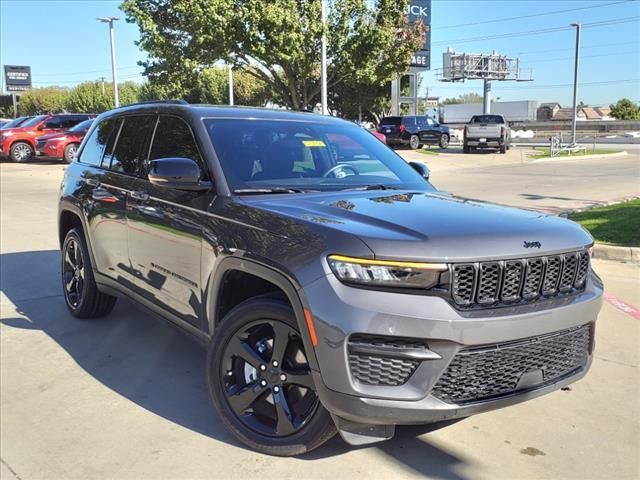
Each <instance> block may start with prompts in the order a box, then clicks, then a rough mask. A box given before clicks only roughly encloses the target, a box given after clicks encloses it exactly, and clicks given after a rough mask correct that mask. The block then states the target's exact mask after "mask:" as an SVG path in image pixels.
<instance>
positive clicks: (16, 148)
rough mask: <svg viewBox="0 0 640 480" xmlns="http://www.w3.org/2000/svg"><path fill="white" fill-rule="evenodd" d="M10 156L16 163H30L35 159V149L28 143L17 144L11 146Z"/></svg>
mask: <svg viewBox="0 0 640 480" xmlns="http://www.w3.org/2000/svg"><path fill="white" fill-rule="evenodd" d="M9 154H10V156H11V160H12V161H14V162H16V163H23V162H28V161H29V160H31V159H32V158H33V148H31V145H29V144H28V143H27V142H16V143H14V144H13V145H11V149H10V150H9Z"/></svg>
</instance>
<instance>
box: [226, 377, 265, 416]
mask: <svg viewBox="0 0 640 480" xmlns="http://www.w3.org/2000/svg"><path fill="white" fill-rule="evenodd" d="M265 389H266V388H265V387H261V386H260V383H259V382H254V383H251V384H249V385H245V386H244V387H241V388H239V389H237V390H235V391H233V392H231V393H230V394H229V404H230V405H231V408H233V411H234V412H236V414H237V415H242V414H243V413H244V412H245V411H246V410H247V409H248V408H249V407H250V406H251V405H253V403H254V402H255V401H256V400H257V399H258V397H260V395H262V393H263V392H264V391H265Z"/></svg>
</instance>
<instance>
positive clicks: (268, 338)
mask: <svg viewBox="0 0 640 480" xmlns="http://www.w3.org/2000/svg"><path fill="white" fill-rule="evenodd" d="M207 380H208V384H209V394H210V396H211V400H212V402H213V404H214V407H215V409H216V411H217V412H218V415H219V416H220V418H221V419H222V422H223V423H224V425H225V426H226V427H227V428H228V429H229V430H230V431H231V432H232V433H233V434H234V435H235V436H236V437H237V438H238V439H239V440H240V441H241V442H243V443H244V444H246V445H248V446H249V447H251V448H253V449H254V450H257V451H259V452H262V453H266V454H269V455H278V456H292V455H300V454H303V453H306V452H310V451H311V450H313V449H315V448H317V447H319V446H320V445H322V444H323V443H324V442H326V441H327V440H329V439H330V438H331V437H332V436H333V435H334V434H335V433H336V429H335V425H334V424H333V420H332V419H331V416H330V415H329V412H327V410H325V408H324V407H323V406H322V404H321V403H320V400H319V398H318V395H317V394H316V388H315V385H314V383H313V378H312V376H311V369H310V367H309V363H308V361H307V353H306V352H305V348H304V345H303V342H302V337H301V336H300V332H299V330H298V326H297V322H296V319H295V316H294V313H293V310H292V309H291V307H290V306H289V305H288V304H287V303H286V302H283V301H281V300H279V299H275V298H270V297H257V298H253V299H249V300H246V301H244V302H243V303H241V304H240V305H238V306H237V307H235V308H234V309H233V310H232V311H231V312H229V313H228V314H227V315H226V316H225V317H224V319H223V320H222V322H221V323H220V325H219V326H218V327H217V328H216V331H215V334H214V336H213V340H212V341H211V343H210V345H209V350H208V353H207Z"/></svg>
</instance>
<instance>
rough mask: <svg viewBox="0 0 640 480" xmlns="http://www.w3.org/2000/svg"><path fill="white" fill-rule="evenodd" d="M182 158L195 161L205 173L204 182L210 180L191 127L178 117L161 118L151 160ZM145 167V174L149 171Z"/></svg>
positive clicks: (150, 156) (154, 137)
mask: <svg viewBox="0 0 640 480" xmlns="http://www.w3.org/2000/svg"><path fill="white" fill-rule="evenodd" d="M170 157H181V158H190V159H191V160H194V161H195V162H196V163H197V164H198V165H199V166H200V170H201V171H202V172H203V177H204V178H203V180H208V178H206V177H207V175H206V171H207V170H206V168H205V166H204V162H203V160H202V157H201V156H200V152H199V151H198V147H197V145H196V141H195V139H194V138H193V134H192V133H191V129H190V128H189V125H187V123H186V122H185V121H184V120H182V119H181V118H178V117H169V116H164V115H161V116H160V120H159V121H158V127H157V128H156V133H155V135H154V136H153V145H152V146H151V154H150V155H149V160H156V159H158V158H170ZM147 167H148V165H145V169H144V173H146V172H147V170H148V168H147Z"/></svg>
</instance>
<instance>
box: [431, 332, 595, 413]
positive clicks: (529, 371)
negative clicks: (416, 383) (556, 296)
mask: <svg viewBox="0 0 640 480" xmlns="http://www.w3.org/2000/svg"><path fill="white" fill-rule="evenodd" d="M591 336H592V326H591V324H588V325H583V326H582V327H578V328H574V329H571V330H565V331H562V332H557V333H553V334H549V335H544V336H540V337H534V338H528V339H525V340H520V341H517V342H511V343H506V344H495V345H485V346H482V347H472V348H467V349H463V350H461V351H460V352H458V354H457V355H456V356H455V357H454V358H453V360H452V361H451V363H450V364H449V366H448V367H447V369H446V370H445V372H444V374H443V375H442V376H441V377H440V379H439V380H438V382H437V383H436V385H435V387H434V388H433V391H432V394H433V395H434V396H436V397H437V398H439V399H440V400H442V401H444V402H447V403H455V404H463V403H470V402H477V401H480V400H486V399H490V398H496V397H500V396H503V395H508V394H510V393H513V392H516V391H518V390H521V389H530V388H539V387H541V386H543V385H545V384H548V383H550V382H552V381H554V380H556V379H559V378H561V377H563V376H566V375H568V374H570V373H571V372H573V371H575V370H576V369H578V368H581V367H583V366H584V365H585V364H586V362H587V359H588V356H589V353H590V348H591Z"/></svg>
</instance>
